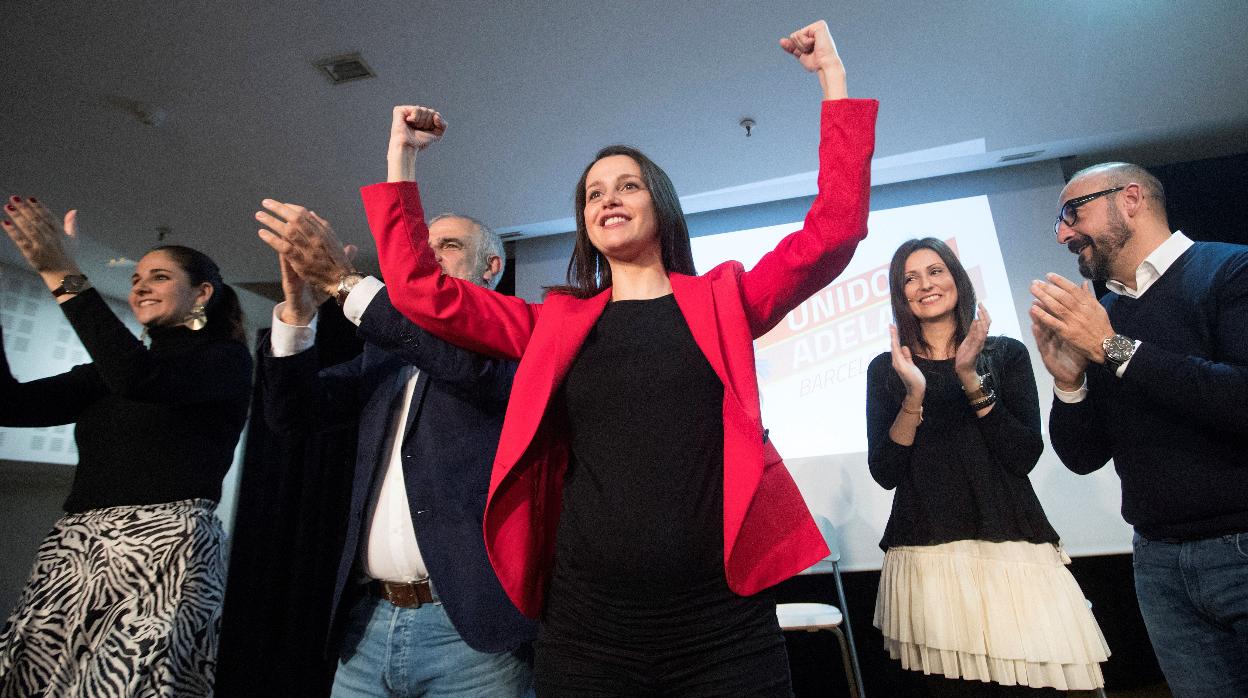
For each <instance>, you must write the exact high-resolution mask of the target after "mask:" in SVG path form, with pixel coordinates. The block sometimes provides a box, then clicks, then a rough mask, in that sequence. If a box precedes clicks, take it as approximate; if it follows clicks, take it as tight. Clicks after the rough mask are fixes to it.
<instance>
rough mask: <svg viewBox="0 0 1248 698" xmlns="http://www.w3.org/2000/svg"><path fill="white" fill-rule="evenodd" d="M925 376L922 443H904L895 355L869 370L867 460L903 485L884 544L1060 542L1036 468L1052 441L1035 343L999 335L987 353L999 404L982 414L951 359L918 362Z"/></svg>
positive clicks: (886, 479) (884, 478)
mask: <svg viewBox="0 0 1248 698" xmlns="http://www.w3.org/2000/svg"><path fill="white" fill-rule="evenodd" d="M915 364H916V365H917V366H918V367H919V368H920V369H921V370H922V371H923V373H924V374H925V375H926V377H927V391H926V393H925V395H924V398H923V419H924V421H923V423H922V424H920V425H919V428H918V431H917V432H916V434H915V438H914V444H913V445H910V446H902V445H900V444H898V443H896V442H895V441H893V440H892V438H891V437H889V435H888V430H889V428H890V427H891V426H892V424H893V420H894V419H896V417H897V412H898V410H899V409H900V407H901V401H902V398H904V397H905V386H903V385H902V383H901V379H900V378H898V377H897V373H896V371H894V370H893V366H892V361H891V358H890V355H889V353H888V352H885V353H883V354H880V355H879V356H877V357H875V359H873V360H872V361H871V365H870V366H869V367H868V369H867V444H868V455H867V462H868V464H869V465H870V468H871V476H872V477H874V478H875V481H876V482H878V483H880V485H881V486H883V487H884V488H886V489H893V488H896V489H897V493H896V495H894V497H893V508H892V512H891V513H890V514H889V517H888V525H887V526H886V527H885V529H884V538H883V539H882V540H881V541H880V547H881V548H883V549H885V550H887V549H888V548H890V547H893V546H897V545H937V544H940V543H948V542H951V541H955V540H986V541H993V542H1002V541H1028V542H1032V543H1056V542H1057V540H1058V537H1057V532H1056V531H1054V530H1053V527H1052V526H1051V525H1050V524H1049V521H1048V519H1047V518H1046V517H1045V515H1044V510H1043V509H1042V508H1041V506H1040V500H1038V499H1037V498H1036V493H1035V491H1034V490H1033V489H1032V487H1031V481H1030V480H1029V479H1028V478H1027V475H1028V473H1030V472H1031V469H1032V468H1034V467H1035V465H1036V461H1037V460H1039V458H1040V453H1041V452H1042V451H1043V450H1044V441H1043V439H1042V437H1041V435H1040V405H1039V402H1038V400H1037V396H1036V379H1035V375H1034V374H1033V373H1032V370H1031V360H1030V358H1029V357H1028V355H1027V349H1026V348H1025V347H1024V346H1023V345H1022V343H1021V342H1019V341H1018V340H1016V339H1011V338H1009V337H991V338H989V339H988V341H987V342H986V343H985V346H984V349H983V351H982V352H981V353H980V368H979V371H980V373H981V374H982V373H984V372H985V371H987V373H988V374H989V375H990V378H989V381H990V385H992V386H993V388H994V389H995V391H996V393H997V403H996V406H995V407H993V408H992V411H990V412H989V413H988V414H986V415H984V416H983V417H976V416H975V412H974V411H973V410H972V409H971V407H970V405H969V403H968V402H967V399H966V395H965V394H964V393H963V392H962V384H961V382H960V381H958V378H957V374H956V373H955V372H954V369H953V359H948V360H945V361H928V360H925V359H921V358H916V359H915Z"/></svg>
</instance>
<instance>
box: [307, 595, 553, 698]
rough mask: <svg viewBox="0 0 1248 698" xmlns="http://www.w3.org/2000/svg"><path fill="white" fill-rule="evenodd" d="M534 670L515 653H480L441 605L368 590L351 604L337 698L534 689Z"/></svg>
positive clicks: (507, 695)
mask: <svg viewBox="0 0 1248 698" xmlns="http://www.w3.org/2000/svg"><path fill="white" fill-rule="evenodd" d="M531 674H532V670H531V668H530V667H529V665H528V663H527V662H524V661H522V660H521V659H520V658H518V657H517V656H516V655H515V654H513V653H511V652H501V653H498V654H491V653H488V652H478V651H477V650H474V649H472V648H471V647H469V646H468V644H467V643H466V642H464V640H463V638H461V637H460V636H459V633H458V632H456V631H455V627H454V626H453V625H451V620H450V618H448V617H447V616H446V610H445V609H444V608H443V607H442V604H425V605H423V606H421V607H420V608H399V607H397V606H395V605H393V604H391V603H390V602H389V601H385V600H382V599H378V598H375V597H372V596H365V597H364V598H362V599H360V600H359V601H358V602H356V604H355V605H354V606H353V607H352V608H351V611H350V614H349V616H348V618H347V626H346V629H345V634H344V637H343V641H342V651H341V653H340V655H339V659H338V671H337V672H336V673H335V674H334V689H333V694H332V695H333V696H334V698H363V697H365V696H368V697H372V696H378V697H381V696H384V697H385V698H391V697H393V698H408V697H409V696H429V697H430V698H434V697H436V696H473V697H474V698H475V697H476V696H485V697H489V698H494V697H498V698H518V697H520V696H526V695H530V681H531Z"/></svg>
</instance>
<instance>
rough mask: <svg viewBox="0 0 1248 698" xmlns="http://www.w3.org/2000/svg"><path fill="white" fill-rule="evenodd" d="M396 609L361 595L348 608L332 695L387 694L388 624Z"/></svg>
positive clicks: (364, 697) (363, 697) (380, 697)
mask: <svg viewBox="0 0 1248 698" xmlns="http://www.w3.org/2000/svg"><path fill="white" fill-rule="evenodd" d="M396 610H398V609H396V608H395V607H394V606H392V605H391V604H390V603H389V602H386V601H382V600H381V599H378V598H375V597H371V596H364V597H362V598H361V599H360V600H359V601H357V602H356V603H355V605H354V606H352V607H351V610H350V611H349V612H348V615H347V620H346V626H345V627H344V632H343V641H342V649H343V651H342V654H341V656H340V657H339V658H338V670H337V671H335V672H334V686H333V690H332V692H331V694H330V695H331V696H333V698H387V697H388V696H389V695H390V693H389V692H388V691H387V690H386V685H385V680H386V667H387V665H388V664H389V663H390V642H389V640H390V626H391V624H392V621H393V615H394V612H395V611H396Z"/></svg>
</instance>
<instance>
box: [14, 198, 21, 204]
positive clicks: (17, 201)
mask: <svg viewBox="0 0 1248 698" xmlns="http://www.w3.org/2000/svg"><path fill="white" fill-rule="evenodd" d="M12 199H13V203H15V204H20V203H22V197H20V196H14V197H12Z"/></svg>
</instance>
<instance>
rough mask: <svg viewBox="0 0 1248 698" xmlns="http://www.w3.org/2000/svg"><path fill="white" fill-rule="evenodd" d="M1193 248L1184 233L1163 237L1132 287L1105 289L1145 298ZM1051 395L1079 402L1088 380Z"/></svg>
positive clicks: (1142, 264)
mask: <svg viewBox="0 0 1248 698" xmlns="http://www.w3.org/2000/svg"><path fill="white" fill-rule="evenodd" d="M1191 246H1192V241H1191V240H1190V239H1189V238H1188V237H1187V236H1186V235H1184V234H1183V231H1181V230H1176V231H1174V233H1172V234H1171V235H1170V237H1169V238H1166V241H1165V242H1163V243H1161V244H1160V245H1158V246H1157V248H1156V249H1155V250H1153V251H1152V252H1150V253H1148V256H1147V257H1145V258H1144V261H1142V262H1140V266H1138V267H1136V268H1135V288H1134V289H1131V288H1128V287H1127V285H1126V284H1124V283H1122V282H1121V281H1115V280H1114V279H1110V280H1109V281H1106V282H1105V286H1106V288H1108V289H1109V290H1111V291H1113V292H1114V293H1117V294H1118V295H1120V296H1124V297H1126V298H1139V297H1141V296H1143V295H1144V293H1145V292H1146V291H1148V289H1150V288H1152V286H1153V284H1154V283H1156V282H1157V279H1160V278H1161V275H1162V274H1165V273H1166V270H1167V269H1169V268H1170V267H1171V266H1172V265H1173V264H1174V263H1175V261H1176V260H1178V258H1179V257H1181V256H1182V255H1183V253H1184V252H1187V248H1189V247H1191ZM1135 348H1136V349H1139V348H1140V340H1138V339H1137V340H1135ZM1130 363H1131V361H1130V360H1129V359H1128V360H1127V361H1126V362H1125V363H1123V364H1122V365H1121V366H1119V367H1118V370H1117V371H1115V374H1116V375H1117V376H1118V377H1119V378H1121V377H1122V374H1123V373H1125V372H1126V370H1127V364H1130ZM1053 394H1054V395H1056V396H1057V399H1059V400H1061V401H1062V402H1072V403H1073V402H1080V401H1082V400H1083V399H1084V398H1085V397H1087V395H1088V379H1087V376H1084V379H1083V385H1081V386H1080V387H1079V389H1078V390H1062V389H1061V388H1058V387H1057V386H1056V385H1054V386H1053Z"/></svg>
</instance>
